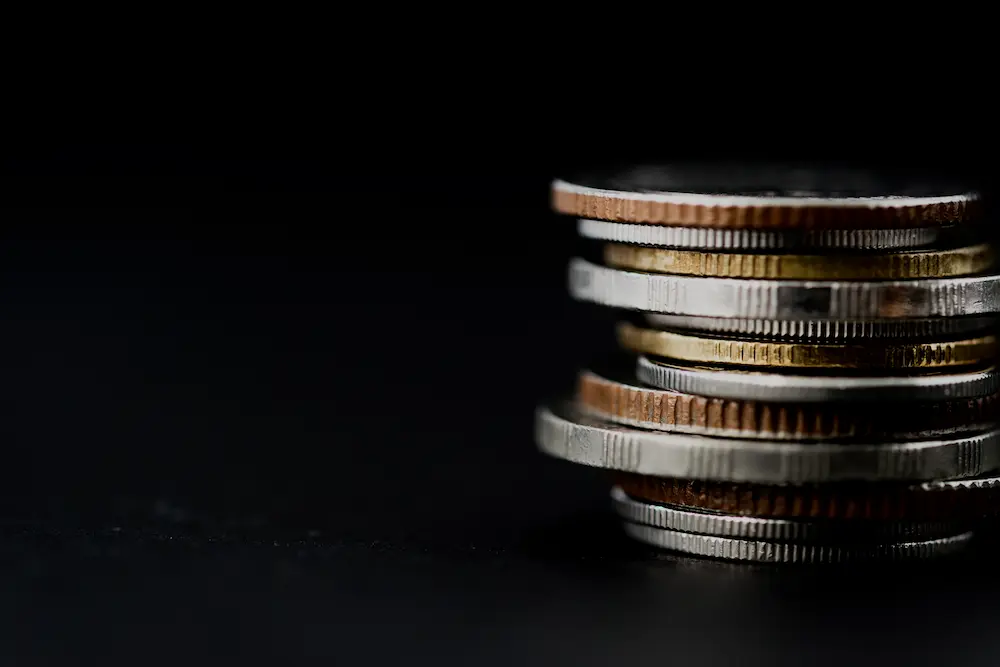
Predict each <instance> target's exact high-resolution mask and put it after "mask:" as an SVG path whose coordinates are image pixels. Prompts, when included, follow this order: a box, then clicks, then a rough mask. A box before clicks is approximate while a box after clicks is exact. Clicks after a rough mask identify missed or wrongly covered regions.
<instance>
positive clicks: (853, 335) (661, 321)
mask: <svg viewBox="0 0 1000 667" xmlns="http://www.w3.org/2000/svg"><path fill="white" fill-rule="evenodd" d="M644 317H645V320H646V322H647V323H648V324H649V325H650V326H653V327H656V328H658V329H685V330H690V331H703V332H705V333H718V334H726V335H732V336H748V337H750V336H752V337H755V338H768V339H774V340H789V341H808V342H815V343H837V342H845V341H856V340H878V339H880V338H924V339H928V340H933V339H935V338H945V337H951V336H964V335H969V334H975V333H981V332H984V331H986V330H987V329H990V328H992V327H995V326H996V324H997V320H996V318H994V317H949V318H943V317H940V318H934V319H927V318H924V319H915V320H748V319H735V318H728V317H691V316H687V315H663V314H660V313H645V314H644Z"/></svg>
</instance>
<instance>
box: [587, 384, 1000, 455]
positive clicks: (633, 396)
mask: <svg viewBox="0 0 1000 667" xmlns="http://www.w3.org/2000/svg"><path fill="white" fill-rule="evenodd" d="M998 398H1000V395H998V394H992V395H991V396H987V397H984V398H973V399H959V400H955V401H939V402H936V403H921V404H920V410H918V411H916V414H913V413H907V414H904V415H900V414H899V413H898V412H895V411H886V410H884V409H877V410H867V409H861V410H859V405H858V404H848V405H847V406H844V405H843V404H840V405H838V404H832V405H828V404H827V403H805V404H801V403H769V402H764V401H754V400H746V399H735V398H733V399H729V398H725V399H724V398H712V397H708V396H700V395H696V394H684V393H680V392H675V391H668V390H665V389H656V388H651V387H643V386H638V385H637V384H636V383H634V382H624V381H622V380H619V379H617V378H616V377H614V376H610V377H609V376H605V375H599V374H597V373H594V372H593V371H584V372H581V373H580V375H579V379H578V381H577V394H576V404H577V407H578V408H579V409H580V410H581V411H582V412H585V413H586V414H588V415H590V416H592V417H594V418H597V419H603V420H606V421H610V422H614V423H616V424H624V425H626V426H633V427H636V428H643V429H653V430H657V431H668V432H673V433H693V434H697V435H714V436H721V437H735V438H752V439H764V440H838V439H839V440H850V439H854V438H857V437H879V438H887V439H897V440H898V439H903V438H909V439H931V438H935V437H948V436H954V435H958V434H960V433H967V432H973V431H982V430H984V429H986V428H987V427H988V426H989V424H990V423H991V422H993V421H994V420H995V417H996V413H997V405H998V402H997V401H998Z"/></svg>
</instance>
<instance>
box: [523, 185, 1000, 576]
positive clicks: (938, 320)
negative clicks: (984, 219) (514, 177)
mask: <svg viewBox="0 0 1000 667" xmlns="http://www.w3.org/2000/svg"><path fill="white" fill-rule="evenodd" d="M553 205H554V207H555V209H556V210H557V211H558V212H560V213H564V214H569V215H573V216H576V217H577V218H578V219H579V221H578V229H579V232H580V234H581V235H582V236H584V237H586V238H587V239H591V240H592V242H591V243H592V245H594V246H595V251H596V250H597V248H598V247H600V248H601V249H602V251H603V259H602V260H601V261H597V262H592V261H588V260H584V259H575V260H573V261H572V263H571V265H570V276H569V282H570V291H571V293H572V295H573V297H575V298H576V299H579V300H582V301H588V302H593V303H597V304H601V305H603V306H608V307H612V308H617V309H620V310H619V312H620V313H621V316H622V317H621V322H620V323H619V324H618V329H617V334H618V341H619V344H620V347H621V348H622V350H624V351H625V352H624V354H627V355H628V356H627V360H628V361H627V365H625V367H624V368H623V369H621V370H612V369H610V368H609V369H601V368H589V369H587V370H584V371H583V372H582V373H581V374H580V378H579V384H578V389H577V393H576V396H575V397H574V398H573V399H572V400H570V401H566V402H563V403H560V404H555V405H550V406H545V407H541V408H539V410H538V413H537V416H536V439H537V442H538V445H539V447H540V448H541V449H542V451H544V452H546V453H548V454H551V455H553V456H557V457H560V458H563V459H567V460H570V461H574V462H577V463H583V464H586V465H591V466H599V467H602V468H607V469H609V470H612V471H615V476H616V479H615V484H616V485H615V486H614V488H613V489H612V500H613V504H614V507H615V509H616V511H617V512H618V513H619V515H620V516H621V518H622V520H623V522H624V526H625V530H626V532H627V533H628V534H629V535H631V536H632V537H634V538H636V539H638V540H641V541H643V542H646V543H649V544H652V545H655V546H658V547H662V548H666V549H671V550H677V551H681V552H686V553H691V554H696V555H704V556H714V557H721V558H729V559H739V560H750V561H765V562H840V561H849V560H866V559H877V558H909V557H926V556H930V555H937V554H944V553H950V552H952V551H955V550H957V549H958V548H960V547H962V546H964V545H965V544H966V543H967V542H968V541H969V540H970V538H971V536H972V531H973V529H974V528H975V527H977V526H978V525H979V523H980V522H981V521H982V520H983V519H984V517H988V516H990V515H992V513H993V508H994V507H996V505H995V501H996V500H997V495H998V494H1000V477H998V476H994V475H996V474H997V473H995V472H994V471H995V470H996V469H998V468H1000V430H997V428H996V423H995V422H996V421H997V405H998V400H997V391H998V389H1000V387H998V375H997V371H996V369H995V368H994V366H993V360H994V357H995V353H996V347H997V341H996V338H995V337H994V335H993V333H992V326H993V324H994V322H995V316H996V314H997V312H998V310H1000V276H998V275H997V274H996V273H994V272H993V267H994V255H993V248H992V247H991V245H990V244H989V243H986V242H984V240H983V227H982V226H981V225H979V224H977V220H978V217H979V214H980V210H981V207H980V206H979V198H978V196H977V195H976V194H975V193H974V192H969V191H967V190H966V189H963V188H958V187H953V186H949V185H948V184H941V183H907V182H897V181H894V180H892V179H887V178H884V177H880V176H875V175H872V174H868V173H863V172H853V171H846V172H845V171H838V170H830V169H803V168H785V169H783V168H776V167H775V168H754V169H738V168H723V169H719V168H704V167H703V168H671V167H645V168H637V169H633V170H630V171H626V172H622V173H618V174H614V175H609V176H595V177H591V178H584V179H577V180H574V181H573V182H566V181H556V182H555V183H553Z"/></svg>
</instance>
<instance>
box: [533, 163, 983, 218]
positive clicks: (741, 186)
mask: <svg viewBox="0 0 1000 667" xmlns="http://www.w3.org/2000/svg"><path fill="white" fill-rule="evenodd" d="M978 201H979V197H978V195H976V194H975V193H974V192H970V191H968V189H967V188H963V187H960V186H956V185H954V184H948V183H918V182H906V181H905V180H903V179H899V178H891V177H889V176H887V175H884V174H883V175H876V174H871V173H865V172H861V171H851V170H835V169H828V168H800V167H777V166H768V165H746V166H743V167H733V166H709V165H701V166H699V165H662V166H645V167H636V168H633V169H631V170H628V171H622V172H618V173H615V174H595V175H592V176H584V177H582V178H576V179H574V180H573V181H572V182H569V181H564V180H557V181H555V182H553V184H552V204H553V207H554V208H555V209H556V210H557V211H559V212H560V213H568V214H571V215H575V216H578V217H583V218H589V219H598V220H611V221H619V222H636V223H653V224H661V225H677V226H683V227H718V228H727V229H774V230H777V229H853V228H857V229H885V228H899V227H927V226H933V225H943V224H948V223H954V222H964V221H967V220H969V219H971V218H974V217H975V216H976V215H978V213H979V206H978V205H977V204H978Z"/></svg>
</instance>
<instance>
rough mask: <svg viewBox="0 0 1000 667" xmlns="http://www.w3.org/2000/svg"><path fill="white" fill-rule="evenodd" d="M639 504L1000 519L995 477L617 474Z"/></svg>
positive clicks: (780, 514) (752, 512)
mask: <svg viewBox="0 0 1000 667" xmlns="http://www.w3.org/2000/svg"><path fill="white" fill-rule="evenodd" d="M615 481H616V483H617V484H618V485H619V486H621V487H622V489H623V490H624V491H625V492H626V494H628V495H630V497H632V498H635V499H640V500H642V501H644V502H649V503H654V504H669V505H671V506H676V507H683V508H687V509H693V510H697V511H705V512H716V513H725V514H729V515H732V516H755V517H761V518H782V519H823V520H860V521H869V520H873V521H887V520H892V521H898V520H905V521H911V520H912V521H939V520H949V521H950V520H957V521H975V520H978V519H981V518H984V517H987V516H992V515H996V514H998V513H1000V507H998V506H997V504H996V500H997V499H998V497H1000V496H998V494H1000V477H998V476H997V475H996V473H995V472H991V473H986V474H985V475H982V476H979V477H973V478H964V479H954V480H938V481H933V482H922V483H915V484H914V483H909V484H908V483H894V484H846V485H845V484H807V485H798V486H794V485H788V484H754V483H746V482H720V481H712V480H693V479H679V478H667V477H657V476H653V475H635V474H631V473H617V474H616V475H615Z"/></svg>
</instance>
